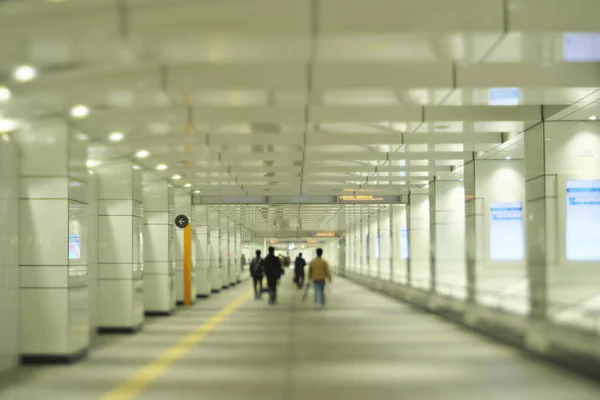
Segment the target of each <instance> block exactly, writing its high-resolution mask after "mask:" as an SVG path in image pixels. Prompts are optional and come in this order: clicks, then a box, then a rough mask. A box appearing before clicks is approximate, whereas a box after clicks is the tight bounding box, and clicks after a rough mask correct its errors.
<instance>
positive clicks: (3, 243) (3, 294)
mask: <svg viewBox="0 0 600 400" xmlns="http://www.w3.org/2000/svg"><path fill="white" fill-rule="evenodd" d="M0 321H2V328H0V373H1V372H3V371H5V370H7V369H9V368H12V367H14V366H16V365H17V364H18V361H19V159H18V148H17V146H16V144H14V143H11V142H7V141H5V140H3V138H2V137H1V135H0Z"/></svg>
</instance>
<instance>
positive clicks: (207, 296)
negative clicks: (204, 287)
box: [196, 294, 210, 299]
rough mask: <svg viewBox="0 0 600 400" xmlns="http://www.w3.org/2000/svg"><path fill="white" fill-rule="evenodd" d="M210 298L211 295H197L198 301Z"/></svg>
mask: <svg viewBox="0 0 600 400" xmlns="http://www.w3.org/2000/svg"><path fill="white" fill-rule="evenodd" d="M209 297H210V295H209V294H197V295H196V298H197V299H208V298H209Z"/></svg>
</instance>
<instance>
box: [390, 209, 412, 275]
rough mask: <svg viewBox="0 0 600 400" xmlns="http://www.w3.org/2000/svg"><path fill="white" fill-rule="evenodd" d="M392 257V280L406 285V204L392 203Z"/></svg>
mask: <svg viewBox="0 0 600 400" xmlns="http://www.w3.org/2000/svg"><path fill="white" fill-rule="evenodd" d="M391 219H392V227H391V228H390V229H391V230H392V232H393V238H394V239H393V240H392V248H393V251H392V257H393V259H394V261H393V273H392V280H393V281H394V282H397V283H400V284H403V285H406V284H408V257H409V244H408V222H407V219H406V205H405V204H393V205H392V218H391Z"/></svg>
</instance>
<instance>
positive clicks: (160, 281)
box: [143, 172, 176, 315]
mask: <svg viewBox="0 0 600 400" xmlns="http://www.w3.org/2000/svg"><path fill="white" fill-rule="evenodd" d="M143 180H144V310H145V312H146V314H150V315H164V314H171V313H172V312H173V311H174V310H175V303H176V298H175V260H174V253H173V246H174V244H175V238H174V236H175V191H174V189H173V187H172V186H171V185H170V184H169V183H168V182H167V181H165V180H163V179H160V178H159V177H158V176H156V175H155V174H153V173H152V172H145V173H144V174H143Z"/></svg>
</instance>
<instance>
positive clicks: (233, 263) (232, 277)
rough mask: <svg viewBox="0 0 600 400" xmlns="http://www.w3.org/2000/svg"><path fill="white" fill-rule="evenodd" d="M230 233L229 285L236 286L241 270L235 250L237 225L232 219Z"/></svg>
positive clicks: (229, 225)
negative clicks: (238, 272)
mask: <svg viewBox="0 0 600 400" xmlns="http://www.w3.org/2000/svg"><path fill="white" fill-rule="evenodd" d="M228 232H229V237H228V241H229V246H228V250H227V266H228V271H229V272H228V275H229V285H231V286H235V285H236V284H237V271H238V269H239V266H238V264H239V263H238V259H239V258H238V255H237V250H236V248H235V241H236V224H235V221H233V220H232V219H230V220H229V222H228Z"/></svg>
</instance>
